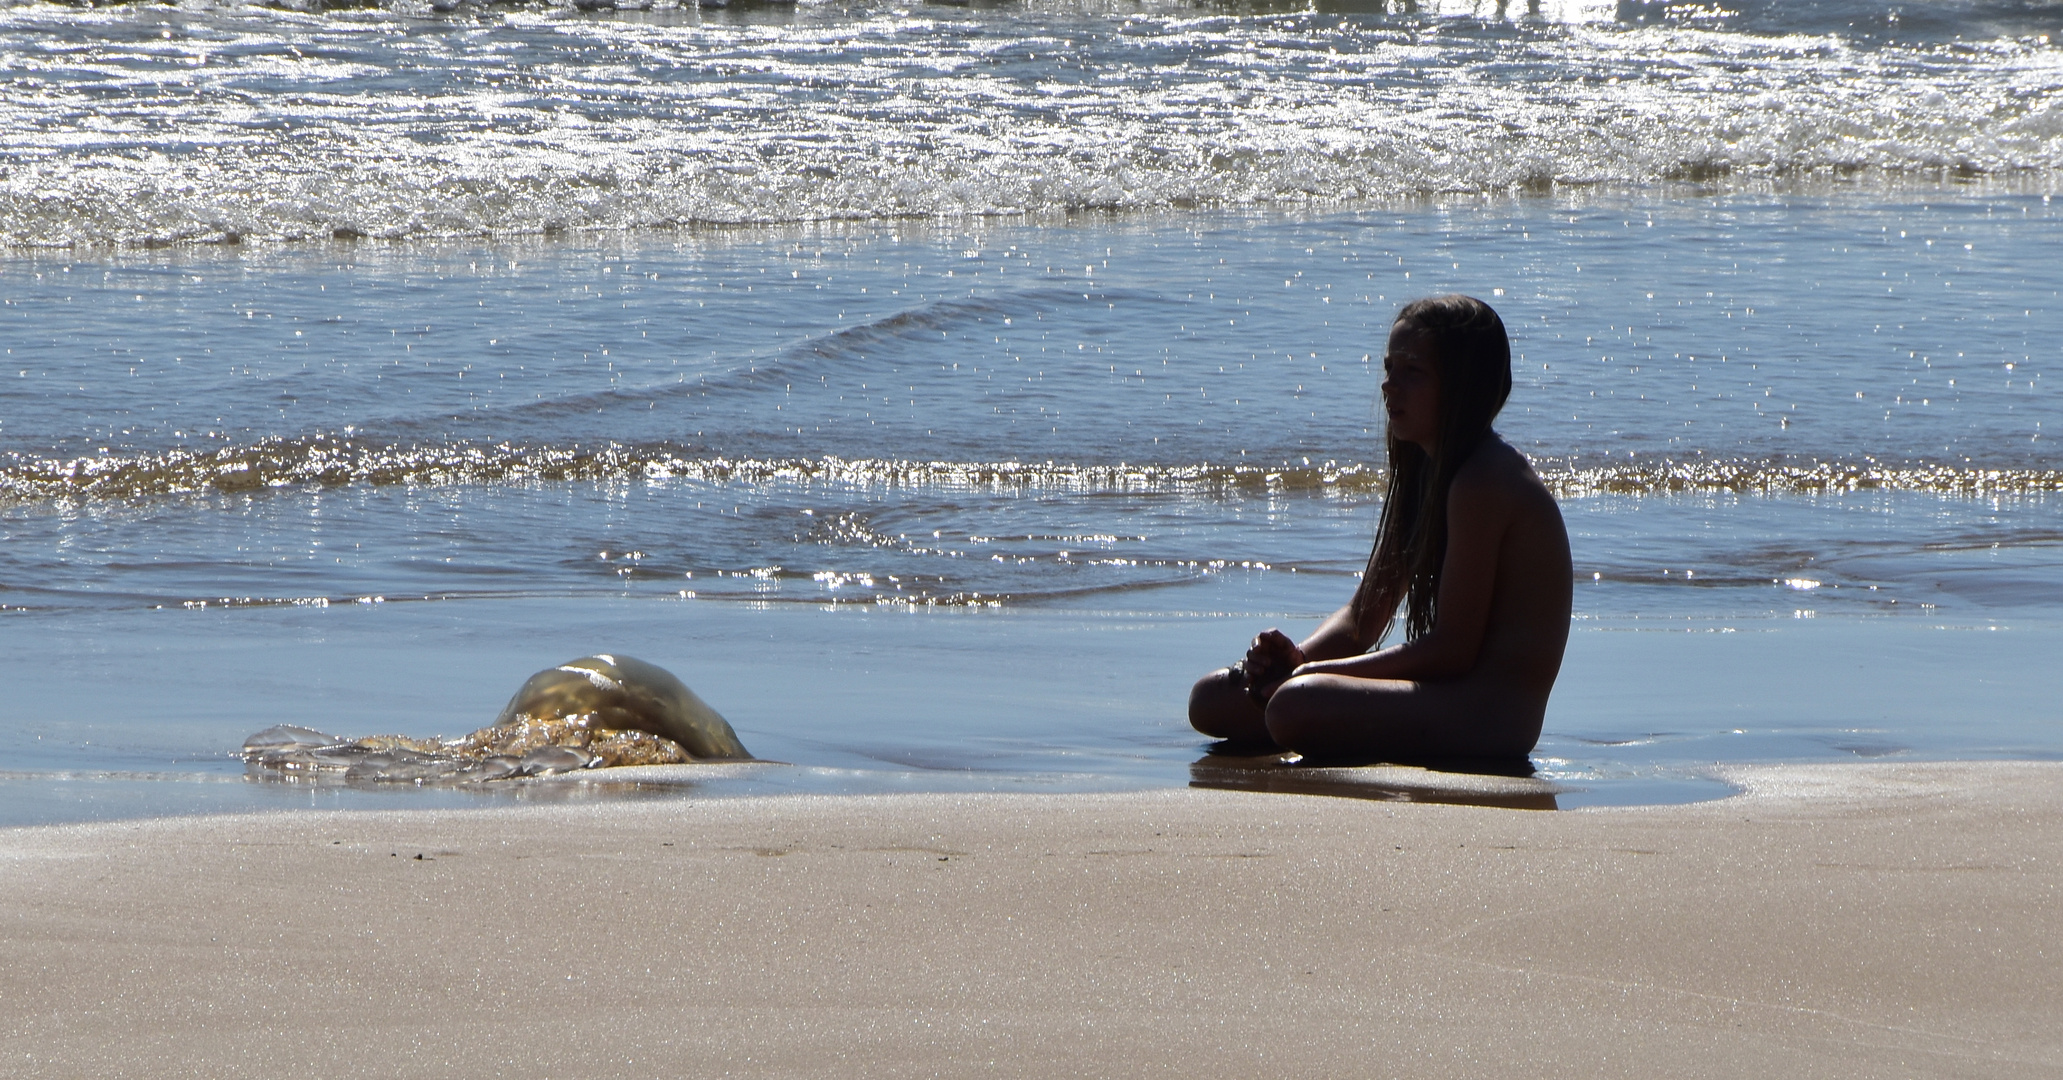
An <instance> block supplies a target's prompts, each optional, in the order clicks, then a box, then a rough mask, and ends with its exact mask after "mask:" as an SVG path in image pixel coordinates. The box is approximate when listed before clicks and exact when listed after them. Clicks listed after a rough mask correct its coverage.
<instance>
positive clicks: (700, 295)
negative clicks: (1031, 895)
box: [0, 5, 2063, 822]
mask: <svg viewBox="0 0 2063 1080" xmlns="http://www.w3.org/2000/svg"><path fill="white" fill-rule="evenodd" d="M1700 10H1705V9H1700ZM1476 15H1477V16H1481V17H1475V16H1470V17H1457V16H1454V15H1452V14H1451V13H1450V14H1441V13H1439V12H1436V11H1432V10H1430V9H1428V10H1427V11H1424V12H1420V13H1417V14H1393V13H1386V12H1384V11H1381V10H1369V11H1359V10H1356V11H1341V10H1331V9H1317V10H1305V11H1295V12H1291V11H1270V10H1262V9H1247V8H1240V9H1237V10H1233V9H1212V8H1193V7H1184V8H1181V9H1179V10H1174V9H1160V8H1152V7H1140V8H1133V7H1104V6H1066V7H1064V8H1054V7H1051V6H1038V5H1012V6H1008V7H998V8H988V7H972V8H938V7H926V8H919V9H897V8H878V9H877V8H871V7H865V6H842V5H819V6H802V7H798V8H794V9H768V8H741V9H739V10H735V11H729V12H720V11H717V10H715V9H706V10H702V11H699V12H697V11H694V10H687V11H683V10H678V9H674V10H666V11H659V12H651V13H644V14H635V15H632V14H624V13H618V14H617V15H615V16H607V17H603V16H594V15H583V14H577V13H573V12H567V11H550V10H545V9H529V8H525V9H506V8H472V7H468V8H464V9H461V10H459V11H457V12H454V13H451V14H449V15H441V16H440V15H433V14H428V13H416V14H410V13H407V12H399V11H390V10H361V11H334V12H327V13H321V14H315V13H304V14H295V13H291V12H279V11H269V10H257V9H246V8H231V7H209V6H188V7H180V8H169V7H156V6H140V5H139V6H133V7H118V8H107V9H98V10H86V9H70V8H58V7H52V6H42V5H29V6H20V7H14V8H9V9H6V10H5V11H0V36H4V39H5V40H6V41H7V42H8V44H9V48H8V50H7V51H6V53H5V56H6V60H5V63H4V64H0V112H5V113H6V114H7V116H8V122H9V124H10V125H11V128H10V130H13V131H17V132H21V133H23V134H22V136H21V137H20V138H19V139H15V140H10V142H9V145H8V146H7V147H6V148H5V149H4V150H0V237H4V239H5V242H6V243H7V244H8V245H9V246H8V247H7V248H6V249H5V250H4V251H0V349H4V350H5V352H4V355H0V360H4V368H0V536H4V538H5V542H4V543H0V607H4V610H0V640H4V642H5V643H6V644H7V646H8V647H7V649H6V652H5V655H6V656H7V657H8V660H7V661H6V663H7V665H8V668H7V676H8V678H9V679H10V681H11V683H13V684H14V685H16V686H18V687H22V688H24V689H23V690H21V691H20V692H19V693H16V694H14V695H11V696H10V698H9V700H8V701H6V702H4V703H0V745H4V746H5V747H7V753H8V760H9V761H10V763H11V764H10V768H11V769H12V771H11V772H9V773H7V774H6V776H5V777H4V778H0V820H6V821H17V822H19V821H34V820H48V819H55V818H66V817H104V816H122V815H125V814H132V813H164V812H181V811H190V810H198V809H204V808H218V807H233V806H265V805H276V804H277V805H302V804H316V805H347V804H349V805H357V804H359V803H360V802H363V801H365V800H371V804H373V805H398V804H407V805H415V804H417V803H416V802H415V800H418V799H425V800H433V801H435V800H446V799H460V800H465V799H470V798H473V796H468V795H463V794H458V795H454V794H451V793H445V794H439V795H427V794H419V793H393V792H362V791H350V790H321V791H315V790H307V789H292V788H285V787H278V786H270V787H268V786H265V785H252V784H226V783H212V782H210V783H203V782H201V781H200V779H198V778H215V779H218V780H219V779H224V778H230V777H233V775H234V772H235V769H236V768H237V766H236V765H235V764H234V763H233V762H231V761H230V760H229V759H228V757H227V755H228V753H229V752H230V751H232V750H233V749H234V748H235V747H236V746H237V745H238V744H240V743H241V741H242V739H243V737H244V736H245V735H248V734H250V733H251V732H252V731H255V730H258V729H259V728H263V727H267V726H270V725H272V724H274V723H282V722H286V723H297V724H302V723H305V724H309V725H312V726H315V727H320V728H323V729H324V730H330V731H336V732H338V733H340V734H347V735H363V734H371V733H374V732H375V731H402V732H406V733H411V734H431V733H442V734H458V733H462V732H464V731H467V730H471V729H472V728H474V727H477V726H479V725H480V724H483V723H486V722H487V721H488V720H490V719H491V718H492V714H493V711H494V710H495V709H496V708H498V707H499V705H500V703H501V702H502V701H503V700H505V699H506V698H507V696H508V694H509V693H510V692H512V691H513V689H514V688H515V686H516V685H517V684H519V683H520V682H521V681H522V679H523V678H524V677H525V676H527V675H528V674H529V673H530V672H532V671H535V670H537V669H539V668H541V667H545V666H547V665H550V664H554V663H558V662H561V661H564V660H567V659H570V658H572V657H575V656H580V655H584V654H588V653H592V652H595V651H597V650H602V649H610V650H621V651H623V652H627V653H629V654H631V655H634V656H639V657H642V658H645V659H648V660H653V661H656V662H660V663H662V664H664V665H666V666H668V667H669V668H671V669H672V670H674V671H675V672H676V673H677V674H680V675H681V676H682V677H683V678H684V679H686V681H688V683H689V684H690V685H692V686H694V687H695V688H696V689H697V691H698V692H700V693H702V694H703V695H704V696H705V697H706V698H708V700H709V701H710V702H711V703H712V704H714V705H715V706H716V707H717V708H718V709H719V710H720V711H722V712H724V713H725V714H726V715H727V716H729V717H730V718H731V719H732V720H733V722H734V723H736V724H737V725H738V727H739V730H740V733H741V734H742V735H743V736H744V737H745V739H746V743H747V745H748V746H749V747H750V748H752V749H753V750H754V751H755V752H757V753H759V754H761V755H762V756H769V757H774V758H777V759H780V760H782V761H787V762H791V763H793V764H792V767H790V768H787V769H784V770H773V771H771V772H767V773H764V774H754V775H752V776H750V777H731V778H726V779H720V780H714V781H712V782H710V783H708V784H705V785H702V787H701V790H704V791H708V792H724V791H731V792H750V791H766V790H904V789H917V790H936V789H939V788H950V789H959V788H970V789H977V790H986V789H992V788H996V787H1003V788H1008V789H1018V788H1023V787H1031V788H1035V789H1051V788H1063V789H1079V788H1098V787H1112V786H1116V787H1125V786H1137V785H1141V784H1179V783H1187V782H1188V781H1189V777H1190V766H1191V764H1192V763H1193V762H1195V761H1196V760H1197V758H1198V756H1199V755H1200V754H1201V753H1202V749H1203V745H1204V743H1203V740H1201V739H1199V738H1197V737H1196V736H1194V735H1193V734H1192V733H1189V732H1187V729H1186V726H1185V725H1184V724H1183V723H1182V719H1181V702H1182V699H1183V695H1184V693H1185V691H1186V687H1187V684H1188V681H1189V680H1190V679H1191V678H1193V677H1194V676H1195V675H1196V674H1198V673H1200V672H1201V671H1202V670H1204V669H1206V668H1209V667H1211V666H1214V665H1216V664H1219V663H1223V662H1225V661H1226V660H1228V659H1230V658H1232V657H1233V656H1236V655H1237V654H1238V652H1239V650H1240V648H1241V647H1242V645H1243V642H1244V641H1245V639H1246V638H1247V637H1248V636H1249V635H1250V634H1251V633H1252V632H1253V631H1254V630H1255V629H1258V628H1259V627H1260V626H1263V625H1268V624H1271V623H1277V622H1280V623H1282V624H1283V625H1285V626H1286V627H1295V626H1297V625H1302V624H1304V623H1305V622H1307V621H1308V620H1312V619H1315V618H1317V617H1318V616H1320V615H1322V614H1323V613H1324V612H1326V611H1329V610H1330V609H1331V608H1333V607H1335V606H1337V605H1338V604H1339V603H1340V602H1341V601H1342V600H1343V599H1344V598H1345V596H1346V595H1347V593H1348V592H1350V591H1351V589H1352V586H1353V574H1354V573H1355V572H1356V571H1357V570H1358V569H1359V568H1360V565H1361V563H1362V561H1363V560H1364V558H1365V556H1366V551H1367V546H1368V543H1369V541H1370V539H1371V537H1372V533H1373V522H1374V517H1375V512H1376V495H1377V490H1376V489H1377V485H1378V484H1379V480H1380V467H1381V461H1380V449H1379V427H1378V426H1377V423H1376V413H1375V408H1374V403H1375V393H1376V382H1377V375H1376V371H1375V364H1374V360H1373V358H1374V357H1375V356H1378V355H1379V354H1380V351H1381V339H1382V337H1383V334H1384V332H1385V331H1386V328H1387V325H1388V323H1389V320H1390V318H1391V316H1392V315H1393V313H1394V311H1395V310H1396V308H1397V306H1398V305H1399V304H1400V303H1401V302H1403V301H1404V300H1407V299H1409V298H1412V297H1415V296H1419V295H1425V294H1428V293H1434V292H1441V291H1447V290H1462V291H1467V292H1470V293H1473V294H1476V295H1480V296H1482V297H1484V298H1485V299H1487V300H1489V301H1491V302H1492V303H1493V304H1494V305H1496V306H1497V307H1498V309H1499V310H1500V311H1501V312H1502V313H1503V315H1504V317H1505V319H1506V321H1507V323H1508V324H1509V325H1510V327H1511V328H1512V331H1513V334H1514V340H1515V353H1516V356H1517V361H1516V364H1515V372H1514V374H1515V383H1516V384H1515V389H1514V393H1513V396H1512V402H1511V405H1510V406H1509V407H1508V409H1507V411H1506V413H1505V415H1504V417H1503V419H1502V420H1501V422H1500V429H1501V430H1502V431H1503V432H1504V434H1505V435H1506V437H1507V438H1509V439H1510V440H1511V441H1512V442H1513V443H1514V444H1515V445H1517V446H1519V447H1520V448H1521V449H1523V450H1525V451H1526V452H1527V453H1528V454H1530V455H1532V456H1533V457H1534V459H1535V461H1536V462H1537V463H1538V465H1539V467H1540V469H1541V471H1542V473H1543V475H1544V476H1545V477H1546V478H1547V479H1548V481H1549V483H1550V485H1551V486H1553V487H1554V488H1555V490H1556V491H1557V493H1558V494H1559V495H1560V496H1561V497H1562V500H1563V510H1564V514H1565V515H1566V517H1567V519H1568V522H1569V527H1570V532H1571V539H1572V543H1573V545H1574V553H1575V560H1576V566H1577V577H1578V583H1579V588H1578V590H1577V593H1576V605H1577V624H1576V634H1575V636H1574V638H1573V639H1572V644H1571V652H1570V659H1569V663H1568V665H1567V667H1566V669H1565V674H1564V677H1563V680H1562V682H1561V684H1560V686H1559V687H1558V689H1557V692H1556V697H1555V702H1554V705H1553V707H1552V710H1551V713H1550V717H1549V723H1548V731H1547V734H1546V736H1545V737H1544V738H1543V741H1542V744H1541V747H1540V750H1539V752H1538V753H1536V755H1535V761H1536V763H1537V764H1538V765H1539V767H1540V770H1541V773H1542V775H1543V777H1545V778H1547V779H1549V780H1550V781H1551V782H1553V783H1557V784H1562V785H1564V786H1571V787H1576V788H1581V789H1582V790H1581V791H1580V792H1577V793H1575V794H1571V795H1566V796H1558V798H1559V800H1560V805H1583V804H1586V803H1594V802H1626V801H1642V800H1652V799H1680V798H1693V797H1704V796H1707V795H1710V794H1712V793H1714V792H1715V791H1719V790H1723V786H1721V785H1718V784H1716V783H1715V782H1712V781H1709V780H1701V779H1699V776H1700V775H1701V774H1700V770H1701V769H1702V768H1704V767H1706V766H1708V765H1710V764H1711V763H1713V762H1719V761H1745V760H1842V759H1848V758H1856V757H1871V756H1883V755H1887V754H1904V755H1908V756H1916V755H1924V756H1930V757H1944V756H1946V757H1956V756H2016V757H2018V756H2036V757H2047V756H2054V755H2056V754H2057V753H2059V752H2063V717H2059V716H2058V714H2057V712H2056V710H2055V707H2054V706H2053V704H2050V703H2051V702H2053V701H2054V700H2056V691H2057V690H2058V689H2063V687H2058V686H2057V684H2056V682H2055V679H2056V677H2055V675H2054V674H2053V673H2052V672H2050V671H2049V670H2048V667H2049V665H2047V664H2046V663H2045V662H2044V660H2043V658H2044V657H2045V656H2047V655H2051V654H2052V653H2053V649H2054V646H2055V645H2056V644H2057V643H2058V641H2059V638H2058V631H2059V628H2063V620H2059V619H2058V618H2057V616H2056V612H2058V611H2059V610H2063V608H2059V607H2058V602H2059V601H2063V502H2059V501H2058V500H2059V498H2063V495H2059V492H2063V459H2059V457H2058V455H2057V453H2056V452H2055V451H2054V450H2053V449H2052V447H2053V445H2054V444H2053V440H2054V439H2055V437H2056V435H2055V431H2056V428H2057V426H2058V423H2059V422H2063V409H2059V407H2058V404H2057V400H2056V397H2055V390H2054V386H2053V385H2052V384H2053V383H2054V380H2052V379H2049V378H2048V376H2049V375H2052V374H2056V371H2055V368H2056V364H2057V362H2058V359H2059V358H2058V355H2057V353H2056V349H2055V345H2054V342H2055V341H2056V340H2058V337H2059V335H2058V331H2059V329H2063V326H2059V321H2058V320H2059V316H2058V305H2057V292H2058V289H2059V287H2063V283H2059V282H2058V281H2057V279H2056V277H2055V275H2054V274H2053V273H2051V272H2049V271H2048V269H2047V265H2048V262H2049V261H2051V253H2052V252H2053V251H2054V250H2055V249H2056V248H2057V246H2058V243H2059V241H2063V220H2059V216H2058V213H2057V210H2056V208H2055V207H2054V206H2053V205H2052V203H2051V199H2050V195H2049V194H2048V193H2049V192H2051V191H2052V190H2053V188H2054V176H2055V175H2056V174H2055V172H2054V169H2055V153H2056V146H2057V145H2058V143H2057V139H2058V138H2059V133H2063V127H2059V126H2058V124H2057V120H2056V116H2055V106H2054V104H2053V101H2054V100H2055V96H2054V94H2053V89H2054V83H2055V81H2056V74H2055V73H2056V71H2057V70H2059V69H2057V68H2056V66H2055V63H2054V61H2055V57H2056V56H2057V55H2058V53H2057V51H2056V46H2054V45H2052V44H2051V43H2050V42H2049V41H2048V40H2047V39H2046V38H2045V37H2044V35H2045V34H2047V33H2048V32H2049V30H2050V29H2051V28H2050V27H2049V26H2048V25H2047V23H2046V22H2045V21H2044V20H2050V21H2053V20H2052V19H2051V15H2052V13H2051V12H2050V11H2049V9H2047V8H2041V7H2025V8H2023V7H2016V6H2010V5H2007V6H1999V5H1991V6H1986V5H1962V6H1953V7H1952V6H1946V5H1930V6H1929V7H1928V8H1927V9H1926V11H1925V12H1924V13H1918V14H1900V15H1898V16H1897V18H1896V19H1894V18H1893V17H1892V16H1891V15H1890V14H1889V13H1888V9H1879V8H1875V7H1867V6H1862V7H1856V6H1849V7H1843V6H1839V5H1826V6H1818V7H1810V8H1803V9H1801V8H1798V7H1796V6H1785V7H1777V6H1769V7H1767V8H1761V7H1749V8H1743V9H1741V10H1739V11H1734V12H1731V13H1728V12H1724V11H1721V10H1720V9H1717V8H1714V9H1710V10H1709V11H1707V12H1706V13H1705V14H1697V13H1690V14H1686V13H1685V12H1683V11H1679V10H1677V9H1674V8H1666V9H1665V8H1653V9H1650V8H1645V7H1640V6H1628V5H1621V6H1620V7H1619V8H1617V9H1609V8H1606V9H1596V10H1591V9H1578V8H1561V7H1552V6H1550V7H1548V8H1543V9H1542V10H1541V11H1539V12H1536V13H1534V14H1531V15H1516V14H1514V17H1511V18H1503V17H1492V16H1494V13H1491V12H1480V13H1476ZM1849 24H1853V25H1849ZM1958 35H1961V36H1960V38H1959V37H1958ZM713 222H732V223H742V224H730V225H724V226H722V227H718V226H717V225H714V224H712V223H713ZM232 235H233V236H234V238H235V239H236V240H237V242H236V243H234V244H230V243H222V242H219V241H222V240H223V239H224V238H225V237H230V236H232ZM333 235H334V236H340V237H346V239H331V238H330V237H332V236H333ZM295 238H302V239H295ZM381 238H387V239H381ZM60 245H71V246H60ZM153 245H156V246H153ZM174 774H176V775H178V776H182V777H188V778H196V779H193V780H192V782H188V783H173V782H171V781H167V780H165V779H163V778H164V777H165V776H167V775H174ZM525 790H529V789H527V788H526V789H525ZM585 790H588V791H589V793H595V792H597V791H599V790H600V789H585ZM612 790H614V791H615V793H616V794H623V793H624V792H623V791H621V790H615V789H612ZM629 790H630V791H631V792H633V793H635V792H645V793H652V792H654V791H655V790H658V789H653V788H650V787H639V788H632V789H629ZM567 791H569V792H570V791H571V789H567ZM231 792H234V793H235V794H230V793H231ZM660 793H662V794H663V793H664V792H663V791H662V792H660ZM505 797H518V796H505ZM521 797H546V796H542V795H538V796H521ZM551 797H577V794H566V793H563V792H562V793H561V794H560V795H557V796H551ZM67 807H69V809H67Z"/></svg>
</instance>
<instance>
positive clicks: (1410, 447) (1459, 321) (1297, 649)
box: [1189, 296, 1571, 761]
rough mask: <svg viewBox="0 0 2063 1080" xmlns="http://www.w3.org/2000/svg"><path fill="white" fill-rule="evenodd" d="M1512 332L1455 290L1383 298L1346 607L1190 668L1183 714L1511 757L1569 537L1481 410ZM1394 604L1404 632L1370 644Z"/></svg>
mask: <svg viewBox="0 0 2063 1080" xmlns="http://www.w3.org/2000/svg"><path fill="white" fill-rule="evenodd" d="M1510 393H1511V343H1510V341H1509V340H1508V339H1507V338H1506V337H1505V333H1504V322H1503V320H1501V319H1499V318H1498V317H1497V313H1496V312H1495V311H1492V310H1490V307H1489V305H1487V304H1485V303H1483V302H1482V301H1480V300H1476V299H1473V298H1470V297H1466V296H1436V297H1432V298H1429V299H1425V300H1419V301H1415V302H1413V303H1411V304H1409V305H1406V306H1405V308H1404V309H1403V310H1402V311H1400V312H1398V313H1397V321H1396V323H1395V324H1394V325H1393V326H1392V327H1391V329H1390V340H1389V351H1388V352H1387V353H1386V354H1385V355H1384V356H1383V382H1382V395H1383V406H1384V409H1385V410H1386V411H1387V412H1388V413H1389V440H1388V441H1389V478H1388V480H1389V484H1388V490H1387V492H1386V493H1385V495H1384V498H1383V504H1382V519H1381V523H1380V524H1379V525H1378V526H1377V529H1376V540H1375V551H1374V553H1373V554H1372V555H1370V556H1369V559H1368V569H1367V571H1366V573H1364V574H1363V575H1362V578H1361V584H1360V587H1359V588H1357V589H1356V590H1355V591H1354V598H1353V600H1352V601H1350V602H1349V603H1348V604H1347V606H1345V607H1343V608H1341V609H1339V610H1338V611H1336V612H1333V614H1332V616H1331V617H1330V618H1328V619H1326V620H1325V622H1324V623H1322V624H1321V625H1320V626H1319V627H1318V631H1317V632H1316V633H1314V634H1312V635H1311V636H1310V637H1309V638H1306V639H1305V640H1304V641H1303V643H1301V644H1298V643H1296V642H1292V641H1291V640H1290V639H1289V638H1288V637H1287V636H1285V635H1284V634H1283V633H1282V632H1281V631H1279V630H1273V629H1270V630H1267V631H1265V632H1263V633H1262V634H1261V635H1260V636H1259V637H1256V638H1255V639H1254V641H1253V645H1252V647H1250V648H1249V649H1248V650H1247V654H1246V659H1245V660H1244V661H1242V662H1240V663H1238V664H1235V665H1233V666H1232V667H1229V668H1223V669H1220V670H1218V671H1214V672H1212V673H1210V674H1209V675H1206V676H1204V677H1203V678H1202V679H1201V680H1199V681H1198V682H1197V684H1196V687H1195V689H1193V690H1192V691H1191V692H1190V695H1189V722H1190V723H1191V724H1192V725H1194V726H1195V727H1196V730H1198V731H1201V732H1203V733H1204V734H1206V735H1211V736H1215V737H1217V738H1220V739H1227V740H1230V741H1232V742H1234V743H1238V744H1244V745H1246V746H1249V747H1256V748H1258V747H1267V746H1277V747H1282V748H1285V749H1289V750H1295V751H1297V752H1299V753H1301V754H1303V755H1304V756H1305V757H1307V758H1334V759H1338V758H1351V759H1359V760H1382V761H1423V760H1428V759H1439V758H1486V757H1487V758H1512V757H1523V756H1524V755H1525V754H1527V753H1529V752H1530V751H1531V750H1532V749H1533V744H1534V743H1535V742H1537V741H1538V740H1539V738H1540V724H1541V719H1542V717H1543V716H1544V714H1545V713H1546V710H1547V695H1548V691H1550V690H1551V689H1553V687H1554V678H1555V675H1556V673H1557V672H1559V671H1560V670H1561V663H1562V648H1563V646H1564V645H1566V644H1567V643H1568V638H1569V604H1570V589H1571V581H1570V578H1571V573H1570V564H1569V536H1568V533H1567V531H1565V530H1564V529H1563V528H1562V515H1561V511H1560V510H1559V509H1558V508H1557V507H1556V506H1555V502H1554V496H1552V495H1550V494H1548V491H1547V488H1546V486H1545V485H1543V484H1542V483H1541V482H1540V477H1539V476H1538V475H1537V474H1535V473H1534V472H1533V468H1532V466H1531V465H1530V464H1528V463H1527V461H1526V459H1525V458H1524V457H1523V456H1521V455H1520V454H1519V452H1518V451H1517V450H1514V449H1512V448H1511V447H1510V446H1509V445H1507V444H1506V443H1505V442H1504V440H1503V439H1501V438H1499V437H1498V436H1497V433H1496V432H1494V431H1492V430H1490V421H1491V420H1492V419H1494V418H1495V417H1496V416H1497V412H1498V410H1499V409H1501V408H1503V407H1504V399H1505V398H1506V397H1507V396H1508V395H1509V394H1510ZM1400 604H1401V606H1402V608H1403V619H1404V642H1403V644H1401V645H1393V646H1391V647H1389V648H1387V649H1379V650H1378V649H1377V648H1376V647H1377V646H1378V645H1379V644H1381V642H1382V639H1383V637H1384V635H1385V634H1386V633H1387V632H1388V631H1389V629H1390V626H1391V624H1392V622H1393V621H1394V620H1395V619H1396V618H1397V616H1398V608H1399V606H1400Z"/></svg>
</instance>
